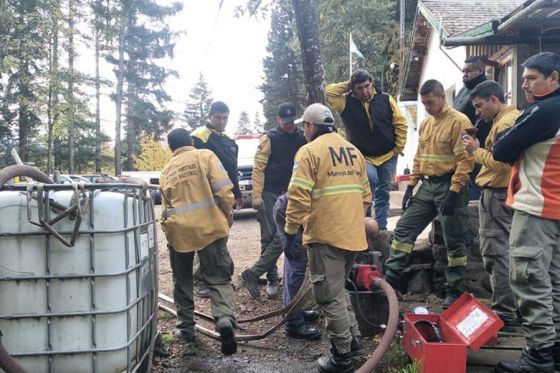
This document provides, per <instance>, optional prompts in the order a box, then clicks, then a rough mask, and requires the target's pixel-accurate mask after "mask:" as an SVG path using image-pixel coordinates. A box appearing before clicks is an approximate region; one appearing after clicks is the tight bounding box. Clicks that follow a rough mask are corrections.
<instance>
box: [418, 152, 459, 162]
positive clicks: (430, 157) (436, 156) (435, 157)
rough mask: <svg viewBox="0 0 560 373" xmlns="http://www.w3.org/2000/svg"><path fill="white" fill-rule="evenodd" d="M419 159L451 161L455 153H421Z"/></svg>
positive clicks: (425, 160) (424, 160) (453, 159)
mask: <svg viewBox="0 0 560 373" xmlns="http://www.w3.org/2000/svg"><path fill="white" fill-rule="evenodd" d="M420 161H423V162H453V161H455V155H441V154H422V155H420Z"/></svg>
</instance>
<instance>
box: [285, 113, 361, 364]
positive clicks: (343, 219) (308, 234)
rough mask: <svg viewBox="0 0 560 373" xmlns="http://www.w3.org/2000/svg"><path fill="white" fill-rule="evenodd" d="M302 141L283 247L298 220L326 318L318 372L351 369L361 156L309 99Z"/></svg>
mask: <svg viewBox="0 0 560 373" xmlns="http://www.w3.org/2000/svg"><path fill="white" fill-rule="evenodd" d="M298 122H303V125H304V134H305V138H306V139H307V141H308V144H307V145H304V146H303V147H302V148H301V149H300V150H299V152H298V153H297V154H296V159H295V163H294V171H293V174H292V178H291V180H290V184H289V186H288V208H287V211H286V225H285V227H284V230H285V237H286V240H285V241H284V245H283V246H284V252H290V251H293V246H294V245H295V244H296V234H297V232H298V229H299V227H300V226H301V225H303V245H304V247H305V248H306V249H307V254H308V263H309V264H308V265H309V275H310V280H311V283H312V284H313V296H314V297H315V302H316V303H317V305H318V306H319V309H320V310H321V311H322V312H323V314H324V315H325V318H326V323H327V327H326V332H327V336H328V337H329V339H330V340H331V346H332V347H331V353H332V354H331V355H330V356H325V357H322V358H320V359H319V360H318V365H319V371H320V372H352V371H353V369H354V363H353V361H352V356H353V355H357V354H359V353H360V352H361V351H359V350H358V348H359V346H357V345H356V344H354V343H352V342H353V338H352V335H353V333H352V330H351V325H352V323H351V320H350V315H349V312H348V303H347V302H348V301H349V300H348V298H347V296H346V292H345V288H344V285H345V282H346V278H347V277H348V275H349V273H350V270H351V268H352V263H353V262H354V258H355V257H356V254H357V252H359V251H364V250H366V249H367V247H368V244H367V241H366V234H365V230H364V225H363V221H364V217H365V214H366V211H367V210H368V208H369V206H370V204H371V191H370V188H369V182H368V178H367V174H366V162H365V159H364V157H363V156H362V154H361V153H360V151H359V150H358V149H357V147H356V146H354V145H352V144H351V143H349V142H348V141H346V140H344V139H343V138H342V137H341V136H340V135H338V134H337V133H336V130H335V128H334V118H333V115H332V113H331V111H330V110H329V109H328V108H327V107H326V106H324V105H321V104H312V105H310V106H309V107H308V108H307V109H306V110H305V112H304V113H303V117H302V118H301V119H299V120H298V121H296V123H298Z"/></svg>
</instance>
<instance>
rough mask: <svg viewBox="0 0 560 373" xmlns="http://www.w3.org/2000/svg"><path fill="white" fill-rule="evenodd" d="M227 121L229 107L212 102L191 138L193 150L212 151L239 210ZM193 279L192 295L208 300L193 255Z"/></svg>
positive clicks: (233, 148) (240, 198)
mask: <svg viewBox="0 0 560 373" xmlns="http://www.w3.org/2000/svg"><path fill="white" fill-rule="evenodd" d="M228 119H229V107H228V106H227V105H226V104H225V103H224V102H222V101H214V102H213V103H212V105H210V113H209V114H208V124H206V126H204V127H200V128H197V129H196V130H194V131H193V133H191V137H192V139H193V143H194V147H195V148H197V149H209V150H212V151H213V152H214V154H216V156H218V159H219V160H220V162H222V165H223V166H224V168H225V169H226V171H227V173H228V176H229V178H230V180H231V182H232V183H233V196H234V198H235V206H234V207H236V208H238V209H240V208H242V207H243V196H242V195H241V190H240V189H239V179H238V177H237V153H238V147H237V144H236V143H235V140H234V139H232V138H231V137H229V136H228V135H227V134H226V133H225V132H224V130H225V128H226V125H227V122H228ZM193 279H194V294H195V295H196V296H198V297H200V298H208V297H209V296H210V290H208V288H207V287H206V286H205V285H204V282H203V281H202V279H201V278H200V274H199V262H198V255H195V258H194V264H193Z"/></svg>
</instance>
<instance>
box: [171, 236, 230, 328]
mask: <svg viewBox="0 0 560 373" xmlns="http://www.w3.org/2000/svg"><path fill="white" fill-rule="evenodd" d="M226 241H227V237H226V238H221V239H219V240H217V241H214V242H212V243H211V244H210V245H208V246H206V247H205V248H203V249H201V250H198V251H197V252H198V257H199V258H200V276H201V278H202V280H203V281H204V283H205V284H206V286H208V289H209V290H210V308H211V309H212V316H213V317H214V320H216V330H218V329H219V328H220V327H222V326H235V325H236V322H235V315H234V313H233V307H234V305H233V287H232V285H231V276H232V275H233V261H232V260H231V257H230V256H229V252H228V249H227V246H226ZM193 257H194V252H190V253H178V252H176V251H175V250H173V248H172V247H171V246H169V259H170V262H171V270H172V271H173V284H174V287H173V298H174V300H175V305H176V307H177V323H176V325H175V326H176V328H177V329H178V330H180V331H182V333H183V335H184V336H193V337H194V324H195V322H194V301H193Z"/></svg>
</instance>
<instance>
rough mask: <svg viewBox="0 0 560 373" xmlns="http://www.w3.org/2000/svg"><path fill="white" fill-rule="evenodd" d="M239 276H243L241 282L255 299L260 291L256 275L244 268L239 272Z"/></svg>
mask: <svg viewBox="0 0 560 373" xmlns="http://www.w3.org/2000/svg"><path fill="white" fill-rule="evenodd" d="M241 278H243V282H244V284H245V287H246V288H247V290H248V291H249V295H250V296H251V298H253V299H257V298H258V297H260V295H261V292H260V290H259V279H258V277H257V275H255V274H254V273H253V271H251V270H250V269H246V270H244V271H243V272H241Z"/></svg>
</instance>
